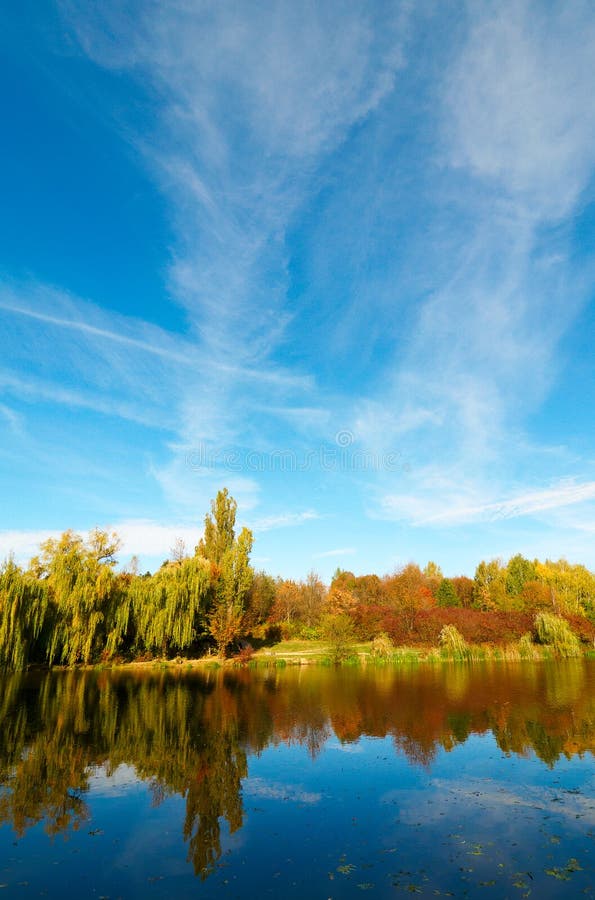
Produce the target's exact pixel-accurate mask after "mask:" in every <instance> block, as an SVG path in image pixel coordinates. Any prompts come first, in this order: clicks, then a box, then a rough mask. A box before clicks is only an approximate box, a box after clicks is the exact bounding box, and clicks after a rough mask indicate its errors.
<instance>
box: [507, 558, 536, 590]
mask: <svg viewBox="0 0 595 900" xmlns="http://www.w3.org/2000/svg"><path fill="white" fill-rule="evenodd" d="M536 575H537V572H536V569H535V563H532V562H531V561H530V560H528V559H525V557H524V556H521V554H520V553H517V555H516V556H513V557H512V559H510V560H509V561H508V565H507V566H506V592H507V593H508V594H510V595H512V596H513V597H520V595H521V594H522V592H523V588H524V587H525V585H526V583H527V582H528V581H535V578H536Z"/></svg>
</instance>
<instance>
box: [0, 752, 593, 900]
mask: <svg viewBox="0 0 595 900" xmlns="http://www.w3.org/2000/svg"><path fill="white" fill-rule="evenodd" d="M338 750H343V751H348V752H336V751H338ZM107 771H108V770H106V768H105V767H98V768H97V770H95V771H94V772H93V773H92V775H91V777H90V779H89V791H88V793H87V794H86V797H85V799H86V801H87V803H88V806H89V810H90V814H91V818H90V819H89V821H88V822H87V823H85V825H84V827H83V828H82V829H81V830H80V831H79V832H75V831H72V830H71V831H70V832H69V833H68V834H67V839H66V840H63V839H61V838H60V837H58V838H56V839H54V840H53V841H48V839H47V837H46V836H45V835H44V833H43V830H42V827H41V826H36V827H35V828H33V829H31V830H30V831H29V832H28V833H27V835H26V836H25V837H24V838H23V839H22V840H20V841H18V843H17V846H16V847H13V845H12V840H13V837H12V835H11V834H10V833H9V830H8V829H6V828H4V829H1V830H0V858H1V859H3V860H5V861H6V862H5V863H4V868H3V871H2V875H1V877H0V883H3V884H4V883H6V884H7V885H8V888H7V889H5V891H6V893H4V894H3V896H7V897H10V896H13V894H14V892H15V891H16V889H17V888H16V886H17V885H18V883H19V882H22V881H27V882H28V891H29V893H30V894H31V896H34V895H38V894H39V893H40V892H42V891H44V892H46V896H48V897H56V898H58V897H60V898H63V897H64V894H65V893H69V894H70V895H74V896H76V897H77V898H78V897H86V896H89V897H91V896H92V897H95V898H97V897H98V896H104V897H108V896H122V897H141V896H142V897H145V896H147V897H159V898H166V897H171V896H176V897H190V896H192V897H196V896H198V897H200V898H211V897H213V898H214V897H217V898H219V897H225V896H230V897H231V896H233V897H261V896H262V897H265V896H272V897H281V896H282V897H295V898H302V897H303V896H305V894H306V893H307V894H308V895H310V896H313V897H315V896H321V897H322V896H324V897H332V898H333V900H335V898H342V897H352V896H353V897H359V896H361V892H362V890H364V889H365V890H367V891H369V894H370V896H380V897H385V896H386V897H388V896H391V897H393V896H395V891H397V892H399V891H405V892H407V893H409V892H411V891H412V890H413V889H416V890H420V891H422V893H423V894H425V895H427V896H431V895H434V893H435V892H436V891H440V892H442V893H444V892H446V891H451V892H452V893H453V894H454V896H462V895H463V894H467V895H468V896H474V895H476V894H477V895H481V894H482V893H483V891H484V888H485V887H486V886H488V885H489V886H492V887H493V889H494V893H493V895H492V896H497V897H505V896H517V895H518V896H521V895H522V893H523V891H524V892H525V893H526V891H528V890H529V889H531V890H532V892H533V896H539V897H557V896H560V897H566V896H573V895H578V894H580V893H581V892H583V891H586V892H587V893H588V891H589V889H590V888H589V885H590V884H591V882H590V881H589V878H590V875H589V861H590V856H589V854H590V852H592V831H591V837H589V829H591V830H592V828H593V825H594V823H595V805H594V804H593V800H592V797H593V794H594V790H593V789H594V783H593V764H592V758H591V757H590V756H589V757H585V758H582V759H581V758H580V757H578V756H575V757H573V758H572V759H571V760H567V759H565V758H562V759H561V760H559V762H558V763H557V764H556V765H555V767H553V768H549V767H548V766H546V765H545V764H544V763H543V762H542V761H540V760H539V759H537V758H536V757H535V756H534V755H532V754H531V755H528V756H527V757H526V758H524V757H520V756H517V755H510V756H508V755H506V754H504V753H502V751H500V749H499V748H498V746H497V744H496V741H495V739H494V737H493V736H492V735H485V736H471V737H469V739H468V740H467V741H466V742H465V743H464V744H460V745H457V746H455V747H454V748H453V749H452V750H451V751H450V752H446V751H444V750H442V749H438V751H437V753H436V756H435V758H434V759H433V760H432V761H431V762H430V764H429V765H419V764H417V763H414V762H411V760H410V759H409V758H408V757H407V756H406V755H405V754H403V753H401V752H399V751H396V750H395V746H394V742H393V739H392V737H390V736H389V737H387V738H362V739H361V740H359V741H357V742H356V743H353V744H341V743H340V742H339V741H337V739H336V738H334V737H333V738H331V739H330V740H329V741H328V743H327V744H326V745H325V746H324V748H323V750H322V752H321V753H320V754H319V755H318V756H316V757H314V758H312V756H311V754H310V753H309V751H308V748H307V746H300V745H299V744H291V745H286V744H283V743H280V744H277V745H271V746H269V747H267V748H266V749H264V750H263V751H261V752H260V754H259V755H256V756H251V757H250V758H249V775H248V777H247V778H246V779H245V780H244V782H243V785H242V796H243V805H244V818H243V824H242V826H241V828H240V829H239V830H238V831H237V832H235V833H234V834H229V829H228V827H227V825H226V823H225V822H224V821H223V820H220V823H221V826H222V827H221V851H222V853H221V857H220V859H219V861H218V862H217V863H216V866H215V870H214V872H213V874H212V875H211V876H210V877H209V878H208V879H207V880H206V881H200V879H196V878H195V876H194V875H193V872H192V866H191V864H190V863H189V862H188V860H187V854H188V843H187V841H185V840H184V837H183V826H184V817H185V812H186V807H185V798H184V797H181V796H179V795H173V796H169V797H167V798H166V799H164V800H163V802H162V803H160V804H157V805H156V804H155V802H154V795H153V793H152V791H151V789H150V785H149V783H143V782H142V781H140V780H139V779H138V778H137V777H136V774H135V770H134V769H133V767H131V766H126V765H121V766H118V767H117V768H116V769H115V770H114V772H113V773H112V774H109V775H108V774H107ZM191 775H192V773H190V777H191ZM572 859H574V860H576V861H577V865H579V866H580V867H581V869H580V870H577V871H570V870H568V868H567V867H568V863H569V860H572ZM573 865H574V864H573ZM548 870H549V871H550V872H553V873H555V874H550V875H548V874H547V871H548ZM556 875H557V877H556ZM565 879H568V880H565ZM492 882H493V884H492ZM519 885H525V887H519ZM11 891H12V892H13V893H11ZM397 895H398V894H397Z"/></svg>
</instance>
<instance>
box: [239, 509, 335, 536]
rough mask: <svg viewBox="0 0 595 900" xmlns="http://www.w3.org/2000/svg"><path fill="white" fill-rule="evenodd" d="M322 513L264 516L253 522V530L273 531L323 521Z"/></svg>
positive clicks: (308, 511) (305, 512)
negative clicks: (317, 520) (318, 520)
mask: <svg viewBox="0 0 595 900" xmlns="http://www.w3.org/2000/svg"><path fill="white" fill-rule="evenodd" d="M321 518H322V516H321V515H320V513H317V512H316V511H315V510H313V509H308V510H305V511H304V512H287V513H279V514H277V515H271V516H262V517H261V518H259V519H255V520H254V521H253V522H252V525H251V527H252V530H253V531H255V532H261V531H273V530H275V529H276V528H292V527H293V526H295V525H303V524H304V522H312V521H314V520H316V519H321Z"/></svg>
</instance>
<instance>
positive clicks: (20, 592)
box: [0, 559, 47, 670]
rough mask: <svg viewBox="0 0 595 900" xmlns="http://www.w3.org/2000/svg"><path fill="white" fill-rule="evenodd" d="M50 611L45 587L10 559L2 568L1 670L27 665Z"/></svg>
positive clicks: (0, 601) (0, 610)
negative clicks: (48, 610)
mask: <svg viewBox="0 0 595 900" xmlns="http://www.w3.org/2000/svg"><path fill="white" fill-rule="evenodd" d="M46 612H47V596H46V593H45V591H44V589H43V586H42V585H41V584H40V583H39V582H38V581H36V579H35V578H33V577H31V576H30V575H28V574H25V573H24V572H23V571H22V570H21V569H20V568H19V567H18V566H17V565H16V563H15V562H14V560H13V559H8V560H7V561H6V562H5V563H4V564H3V565H2V567H1V568H0V668H3V669H15V670H16V669H23V668H24V667H25V666H26V665H27V663H28V662H29V659H30V656H31V651H32V648H33V646H34V645H35V643H36V642H37V640H38V639H39V636H40V634H41V630H42V628H43V625H44V621H45V618H46Z"/></svg>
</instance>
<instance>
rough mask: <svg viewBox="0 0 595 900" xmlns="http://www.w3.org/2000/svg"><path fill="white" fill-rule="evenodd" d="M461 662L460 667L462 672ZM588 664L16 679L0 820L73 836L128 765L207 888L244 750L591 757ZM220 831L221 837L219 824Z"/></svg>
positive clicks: (2, 722) (0, 697)
mask: <svg viewBox="0 0 595 900" xmlns="http://www.w3.org/2000/svg"><path fill="white" fill-rule="evenodd" d="M462 665H465V664H462ZM588 666H589V663H588V662H586V661H569V662H568V663H567V664H557V665H555V666H548V665H539V666H525V665H519V664H516V665H514V664H513V665H506V664H500V665H498V664H488V665H484V666H480V667H471V666H467V667H466V669H465V672H459V670H458V669H456V667H455V668H454V669H453V667H450V666H449V667H444V668H442V667H440V668H434V667H431V666H427V667H420V668H416V669H409V670H408V669H405V668H390V667H386V668H385V667H383V668H378V669H368V670H354V669H350V668H349V669H341V670H338V671H334V670H329V669H324V668H320V669H312V670H309V671H307V672H304V671H303V670H299V669H297V670H285V671H281V672H279V671H278V670H277V671H273V672H266V673H260V672H256V673H251V672H249V671H246V670H242V671H237V672H225V673H221V672H218V673H204V674H203V675H196V674H188V675H184V674H183V673H174V672H171V671H170V672H166V673H155V672H145V673H142V674H141V673H136V674H134V673H116V672H100V673H95V672H88V673H80V672H72V671H71V672H66V673H64V672H63V673H54V674H47V675H40V674H37V675H33V674H31V675H27V676H25V675H22V674H21V675H15V676H12V677H7V678H5V679H4V680H3V684H2V689H1V690H0V823H5V822H8V823H11V824H12V826H13V827H14V829H15V830H16V832H17V833H18V834H19V835H21V834H23V832H24V831H25V830H26V829H27V828H28V827H30V826H31V825H33V824H35V823H38V822H41V821H43V822H44V823H45V828H46V831H47V832H48V833H50V834H55V833H57V832H60V831H63V832H67V831H68V830H69V829H72V828H77V827H80V826H81V825H82V824H83V823H84V822H85V820H86V817H87V815H88V810H87V806H86V803H85V797H86V795H87V793H88V790H89V784H90V775H91V774H92V773H93V771H94V769H95V768H96V767H104V768H105V771H106V773H107V774H108V775H109V774H110V773H111V772H112V771H114V770H115V769H116V768H117V767H118V766H119V765H120V764H126V765H129V766H133V767H134V768H135V770H136V772H137V774H138V776H139V777H140V778H142V779H143V780H145V781H146V782H147V783H148V785H149V786H150V789H151V791H152V794H153V798H154V802H155V803H160V802H161V801H162V800H163V799H164V798H165V797H167V796H170V795H174V794H175V795H178V796H181V797H184V798H185V802H186V814H185V820H184V823H183V835H184V839H185V841H186V842H187V844H188V858H189V860H190V861H191V862H192V864H193V867H194V870H195V872H196V873H197V874H198V875H200V876H201V877H203V878H204V877H207V876H208V875H209V873H210V872H212V871H213V869H214V867H215V865H216V863H217V860H218V859H219V857H220V855H221V852H222V847H221V844H222V833H223V832H222V829H225V828H227V830H228V831H229V833H233V832H234V831H236V830H237V829H238V828H240V827H241V826H242V824H243V815H244V814H243V805H242V792H241V786H242V780H243V779H244V778H246V776H247V774H248V764H247V755H248V753H255V752H256V753H257V752H260V751H261V750H262V749H263V748H265V747H266V746H267V745H269V744H270V743H279V742H284V743H288V744H289V743H297V744H300V745H302V746H304V747H305V748H307V750H308V752H309V753H310V754H311V755H312V757H315V756H316V755H317V754H318V753H319V752H320V751H321V750H322V749H323V747H324V744H325V743H326V741H327V740H328V738H329V736H330V735H331V734H332V733H333V731H334V733H335V735H336V736H337V738H338V739H339V740H340V741H342V742H353V741H357V740H358V739H359V738H360V737H361V736H362V735H370V736H375V737H387V736H390V737H392V739H393V741H394V745H395V747H396V749H397V750H398V751H399V752H402V753H404V754H406V756H407V757H408V759H410V760H411V761H412V762H414V763H415V764H417V765H424V766H429V765H431V763H432V761H433V760H434V758H435V756H436V754H437V753H438V751H439V750H440V748H443V749H444V750H446V751H449V750H451V749H453V748H454V747H455V746H456V745H457V744H460V743H463V742H464V741H465V740H467V738H468V737H469V735H471V734H474V733H475V734H477V733H484V732H487V731H491V732H492V733H493V734H494V736H495V738H496V741H497V743H498V746H499V747H500V748H501V749H502V750H503V751H504V752H506V753H518V754H527V753H529V752H530V751H532V752H534V753H535V754H536V755H537V757H538V758H539V759H541V760H543V762H544V763H546V764H547V765H550V766H551V765H554V764H555V762H556V761H557V760H558V759H559V758H560V756H562V755H565V756H567V757H570V756H572V755H573V754H575V753H583V752H586V751H590V750H592V747H593V745H594V741H593V738H594V734H595V698H594V697H593V692H592V691H590V690H588V687H587V685H588V674H589V673H588V671H587V667H588ZM225 823H226V824H225Z"/></svg>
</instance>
